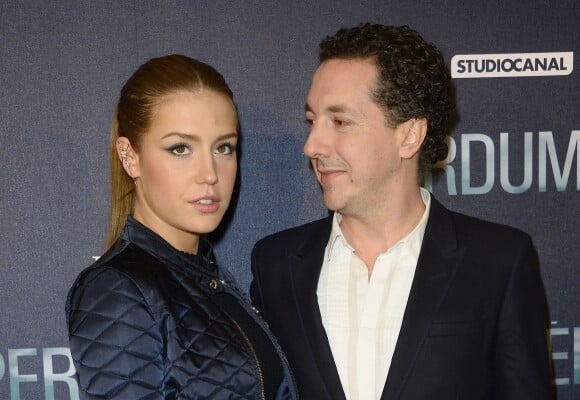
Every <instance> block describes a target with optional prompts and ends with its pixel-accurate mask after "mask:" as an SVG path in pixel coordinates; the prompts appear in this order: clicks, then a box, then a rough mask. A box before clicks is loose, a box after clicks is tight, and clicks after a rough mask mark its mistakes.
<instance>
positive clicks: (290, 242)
mask: <svg viewBox="0 0 580 400" xmlns="http://www.w3.org/2000/svg"><path fill="white" fill-rule="evenodd" d="M331 226H332V217H326V218H322V219H319V220H316V221H311V222H308V223H305V224H303V225H299V226H295V227H292V228H288V229H285V230H282V231H279V232H276V233H272V234H270V235H268V236H266V237H264V238H262V239H260V240H258V242H256V244H255V246H254V250H256V249H260V248H262V247H267V248H269V249H272V250H274V249H277V248H285V249H288V248H291V247H295V246H297V245H299V244H300V243H305V242H309V241H310V240H311V239H312V238H316V239H317V240H320V237H321V235H323V236H324V237H325V238H326V239H328V237H329V235H330V228H331Z"/></svg>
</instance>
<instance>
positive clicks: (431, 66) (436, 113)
mask: <svg viewBox="0 0 580 400" xmlns="http://www.w3.org/2000/svg"><path fill="white" fill-rule="evenodd" d="M357 58H360V59H369V58H370V59H374V60H375V61H376V64H377V67H378V71H379V76H378V79H377V84H376V86H375V88H374V89H373V91H372V93H371V95H372V96H373V98H374V100H375V101H376V102H377V104H379V105H380V106H381V107H382V108H383V110H384V112H385V117H386V119H387V121H388V122H389V124H390V125H391V126H392V127H395V126H397V125H399V124H400V123H402V122H405V121H408V120H409V119H412V118H426V119H427V124H428V125H427V136H426V137H425V141H424V143H423V147H422V149H421V153H420V157H419V173H420V176H421V177H423V176H424V174H425V172H428V171H430V170H431V169H432V168H433V165H434V164H435V163H437V162H438V161H440V160H443V159H445V157H446V156H447V151H448V148H447V142H446V137H447V120H448V118H449V116H450V115H451V113H452V111H453V110H454V108H455V105H454V100H453V94H452V86H451V76H450V74H449V70H448V69H447V67H446V65H445V61H444V60H443V56H442V55H441V52H440V51H439V50H438V49H437V48H436V47H435V46H434V45H433V44H430V43H427V42H426V41H425V40H424V39H423V38H422V37H421V35H419V34H418V33H417V32H416V31H414V30H413V29H411V28H409V27H408V26H406V25H405V26H399V27H397V26H385V25H379V24H370V23H366V24H361V25H359V26H357V27H353V28H342V29H340V30H339V31H338V32H336V34H335V35H334V36H328V37H326V38H325V39H324V40H323V41H322V42H321V43H320V62H321V63H322V62H324V61H326V60H330V59H357Z"/></svg>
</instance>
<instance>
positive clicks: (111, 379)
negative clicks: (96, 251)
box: [66, 216, 297, 400]
mask: <svg viewBox="0 0 580 400" xmlns="http://www.w3.org/2000/svg"><path fill="white" fill-rule="evenodd" d="M200 255H202V256H193V255H190V254H187V253H182V252H179V251H178V250H175V249H174V248H173V247H171V246H170V245H169V244H168V243H167V242H165V241H164V240H163V239H162V238H161V237H159V236H157V235H156V234H155V233H154V232H152V231H150V230H149V229H147V228H146V227H145V226H143V225H141V224H140V223H139V222H137V221H135V220H134V219H133V218H132V217H131V216H130V217H129V218H128V220H127V224H126V225H125V228H124V230H123V232H122V234H121V236H120V238H119V240H118V241H117V243H116V244H115V245H114V246H113V247H112V248H111V250H109V251H108V252H107V253H106V254H105V255H103V256H102V257H101V258H100V259H99V260H98V261H97V262H96V263H95V264H93V265H92V266H90V267H89V268H87V269H85V270H84V271H83V272H81V274H80V275H79V277H78V278H77V280H76V282H75V283H74V284H73V286H72V288H71V290H70V292H69V295H68V299H67V306H66V312H67V323H68V328H69V339H70V347H71V353H72V355H73V360H74V363H75V367H76V369H77V372H78V380H79V387H80V389H81V392H82V393H83V394H84V398H86V399H122V400H139V399H143V400H145V399H147V400H153V399H218V400H221V399H248V400H250V399H263V398H265V397H264V394H263V393H264V391H263V382H262V380H261V379H262V372H263V371H262V370H261V369H260V368H261V366H260V365H259V362H258V361H257V358H256V356H255V352H254V351H253V348H252V345H251V344H250V342H249V341H248V339H247V337H246V336H245V334H244V332H242V331H241V329H240V328H239V326H238V325H237V324H236V323H235V322H234V321H233V320H231V319H230V318H229V317H228V315H227V314H225V313H224V312H223V311H222V310H220V308H219V307H218V306H216V305H215V303H214V302H212V301H211V297H212V296H213V295H215V294H217V293H220V292H221V293H223V292H226V293H229V294H231V295H232V296H235V298H236V299H237V300H238V302H239V303H240V304H242V305H243V307H244V309H246V310H247V312H248V313H249V314H250V315H251V316H252V317H253V318H254V319H255V320H256V321H257V323H258V324H259V325H260V326H261V327H263V329H264V330H266V331H267V333H268V337H269V338H270V339H271V340H272V342H273V344H274V347H275V348H276V351H277V352H278V355H279V357H280V359H281V360H282V363H283V368H284V377H283V380H282V383H281V385H280V387H279V389H278V393H277V395H276V397H275V399H277V400H278V399H280V400H282V399H284V400H286V399H296V398H297V396H296V388H295V387H294V382H293V379H292V375H291V373H290V371H289V369H288V364H287V362H286V358H285V356H284V355H283V354H282V352H281V350H280V347H279V346H278V345H277V343H276V342H275V341H274V339H273V336H272V335H271V333H269V331H268V329H267V327H266V325H265V323H264V322H263V321H262V320H261V318H260V317H259V316H258V315H257V314H256V313H255V311H253V309H252V308H251V307H250V306H249V304H248V302H247V301H246V298H245V296H244V295H243V294H242V293H241V292H240V291H239V290H238V289H237V288H236V286H235V284H234V283H233V279H232V278H231V276H229V275H228V274H227V273H226V272H225V271H223V270H220V269H218V268H217V266H216V265H215V262H214V258H213V254H212V250H211V247H210V245H209V243H207V242H205V241H202V242H201V243H200Z"/></svg>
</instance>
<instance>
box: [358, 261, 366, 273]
mask: <svg viewBox="0 0 580 400" xmlns="http://www.w3.org/2000/svg"><path fill="white" fill-rule="evenodd" d="M365 269H367V267H366V266H365V265H364V264H363V263H360V264H359V265H358V270H359V271H360V272H363V271H364V270H365Z"/></svg>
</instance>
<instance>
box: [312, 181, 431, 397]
mask: <svg viewBox="0 0 580 400" xmlns="http://www.w3.org/2000/svg"><path fill="white" fill-rule="evenodd" d="M421 198H422V200H423V203H424V204H425V212H424V213H423V216H422V217H421V220H420V221H419V223H418V224H417V226H415V228H413V230H412V231H411V233H409V234H408V235H407V236H406V237H404V238H403V239H401V240H400V241H399V242H398V243H397V244H396V245H394V246H393V247H391V248H390V249H388V250H387V251H386V252H384V253H381V254H380V255H379V256H378V258H377V260H376V262H375V265H374V268H373V272H372V274H371V277H370V279H369V276H368V270H367V267H366V265H365V264H364V262H363V261H362V260H361V259H360V258H359V257H357V255H356V254H354V249H353V248H352V246H351V245H349V244H348V243H347V242H346V240H345V238H344V236H343V235H342V231H341V229H340V221H341V215H340V214H338V213H335V214H334V218H333V223H332V231H331V234H330V240H329V241H328V245H327V246H326V252H325V257H324V262H323V264H322V270H321V272H320V280H319V282H318V288H317V295H318V302H319V306H320V313H321V315H322V323H323V325H324V328H325V330H326V334H327V336H328V339H329V342H330V349H331V350H332V355H333V357H334V361H335V363H336V366H337V369H338V375H339V377H340V382H341V384H342V387H343V389H344V393H345V394H346V398H347V399H348V400H372V399H380V397H381V393H382V391H383V387H384V385H385V382H386V379H387V374H388V372H389V367H390V364H391V360H392V358H393V353H394V351H395V345H396V344H397V338H398V337H399V332H400V330H401V324H402V321H403V314H404V312H405V307H406V306H407V300H408V299H409V292H410V290H411V284H412V282H413V277H414V275H415V268H416V266H417V260H418V258H419V252H420V250H421V244H422V242H423V234H424V233H425V227H426V225H427V219H428V217H429V209H430V205H431V196H430V194H429V192H428V191H427V190H425V189H423V188H421Z"/></svg>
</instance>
